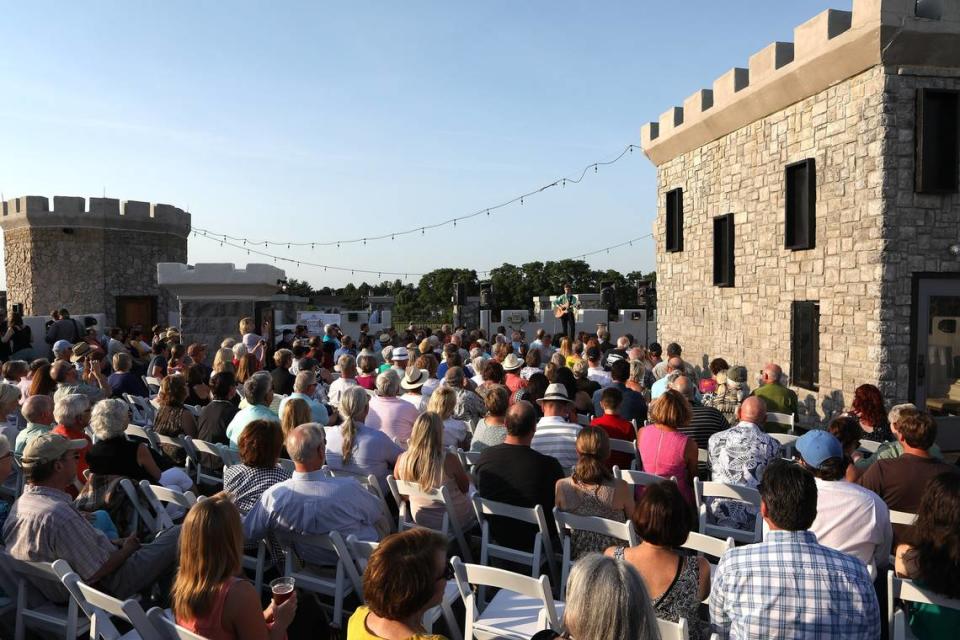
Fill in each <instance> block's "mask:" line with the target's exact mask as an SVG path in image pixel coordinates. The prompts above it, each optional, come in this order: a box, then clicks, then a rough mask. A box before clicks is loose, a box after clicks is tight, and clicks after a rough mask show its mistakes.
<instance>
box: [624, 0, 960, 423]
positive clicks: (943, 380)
mask: <svg viewBox="0 0 960 640" xmlns="http://www.w3.org/2000/svg"><path fill="white" fill-rule="evenodd" d="M852 9H853V10H852V11H836V10H828V11H825V12H823V13H821V14H820V15H818V16H816V17H814V18H812V19H811V20H809V21H808V22H806V23H804V24H802V25H800V26H798V27H797V28H796V29H795V30H794V42H774V43H772V44H770V45H769V46H768V47H766V48H765V49H763V50H761V51H759V52H757V53H756V54H754V55H753V56H751V57H750V60H749V63H748V65H747V66H746V67H744V68H734V69H731V70H730V71H729V72H727V73H725V74H724V75H722V76H720V77H719V78H718V79H717V80H716V81H715V82H714V83H713V86H712V88H710V89H702V90H700V91H697V92H696V93H694V94H693V95H691V96H690V97H689V98H687V99H686V100H685V101H684V102H683V106H682V107H681V106H676V107H672V108H671V109H669V110H668V111H667V112H666V113H664V114H663V115H662V116H661V117H660V119H659V122H653V123H651V124H648V125H646V126H645V127H644V128H643V131H642V145H643V149H644V152H645V153H646V155H647V157H648V158H650V160H651V161H652V162H653V163H654V164H655V165H656V166H657V180H658V199H659V206H658V212H657V220H656V224H655V235H656V239H657V288H658V292H659V316H658V326H657V334H658V336H659V337H660V338H661V340H662V341H663V342H664V343H666V342H670V341H674V340H675V341H677V342H679V343H680V344H681V345H682V346H683V347H684V354H683V355H684V357H685V358H686V359H688V360H689V361H691V362H692V363H694V364H695V365H698V366H704V367H705V366H706V363H707V362H708V361H709V360H710V359H712V358H715V357H723V358H724V359H726V360H727V361H728V362H729V363H730V364H742V365H745V366H746V367H747V370H748V371H749V382H750V386H751V388H753V387H754V386H755V385H756V381H755V376H756V374H757V372H758V371H759V370H760V368H761V367H762V366H763V365H764V364H765V363H766V362H771V361H772V362H777V363H779V364H781V365H782V366H783V368H784V371H785V372H787V373H788V375H789V377H790V382H791V385H792V387H793V388H794V389H795V390H796V391H797V394H798V396H799V398H800V401H801V405H802V406H801V412H800V413H801V416H800V417H801V420H802V421H804V422H807V423H814V422H821V421H823V420H825V419H826V418H829V417H830V416H831V415H832V414H834V413H835V412H837V411H838V410H840V409H843V408H848V407H850V406H851V402H852V401H853V396H854V391H855V389H856V387H857V386H858V385H860V384H862V383H872V384H874V385H877V386H879V387H880V389H881V391H882V392H883V395H884V397H885V399H886V400H887V401H888V403H889V402H903V401H906V400H912V401H915V402H917V403H918V404H920V405H925V406H926V407H927V408H929V409H931V410H932V411H934V412H937V413H940V414H941V415H958V414H960V382H958V378H960V262H958V255H960V192H958V175H960V2H956V1H955V0H940V1H939V2H938V1H937V0H924V1H923V2H917V1H916V0H853V7H852Z"/></svg>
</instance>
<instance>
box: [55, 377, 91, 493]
mask: <svg viewBox="0 0 960 640" xmlns="http://www.w3.org/2000/svg"><path fill="white" fill-rule="evenodd" d="M91 411H92V407H91V406H90V400H89V399H88V398H87V396H84V395H80V394H79V393H74V394H70V395H68V396H63V397H62V398H60V399H59V400H57V402H56V403H55V405H54V407H53V418H54V420H55V421H56V424H57V426H55V427H54V428H53V433H56V434H59V435H61V436H63V437H64V438H66V439H67V440H83V441H84V442H85V443H86V446H85V447H83V448H82V449H78V450H77V482H78V483H79V484H80V486H83V483H84V482H86V479H85V478H84V476H83V472H84V471H85V470H86V468H87V453H88V452H89V451H90V446H91V445H92V444H93V443H92V442H91V441H90V436H88V435H87V433H86V428H87V425H89V424H90V414H91ZM67 493H69V494H70V495H72V496H74V497H76V490H75V489H74V488H73V487H68V488H67Z"/></svg>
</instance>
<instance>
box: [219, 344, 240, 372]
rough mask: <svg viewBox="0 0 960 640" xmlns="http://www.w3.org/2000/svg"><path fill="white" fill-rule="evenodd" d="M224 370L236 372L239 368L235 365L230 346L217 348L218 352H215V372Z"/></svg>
mask: <svg viewBox="0 0 960 640" xmlns="http://www.w3.org/2000/svg"><path fill="white" fill-rule="evenodd" d="M223 371H229V372H230V373H236V371H237V369H236V367H235V366H233V350H232V349H228V348H225V347H224V348H220V349H217V352H216V353H215V354H213V373H221V372H223Z"/></svg>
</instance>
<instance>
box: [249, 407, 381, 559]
mask: <svg viewBox="0 0 960 640" xmlns="http://www.w3.org/2000/svg"><path fill="white" fill-rule="evenodd" d="M285 444H286V447H287V452H288V453H289V454H290V458H291V459H293V463H294V468H295V471H294V473H293V477H292V478H291V479H289V480H284V481H283V482H280V483H277V484H275V485H273V486H272V487H270V488H269V489H267V490H266V491H264V492H263V495H262V496H260V500H259V501H258V502H257V503H256V504H255V505H254V506H253V508H252V509H251V510H250V512H249V513H247V515H246V516H245V517H244V519H243V531H244V534H245V536H246V539H247V540H248V541H253V540H262V539H264V538H265V537H266V535H267V534H268V533H273V534H274V535H277V536H278V537H289V538H290V539H291V540H292V545H293V549H294V551H295V552H296V553H297V555H298V556H299V558H300V559H302V560H303V561H305V562H307V563H309V564H314V565H328V566H329V565H331V564H336V562H337V558H336V556H335V555H334V554H332V553H330V552H329V551H327V550H325V549H320V548H317V547H313V546H311V545H309V544H307V543H302V542H299V541H298V539H297V536H298V535H307V536H315V535H324V534H327V533H329V532H330V531H339V532H340V534H341V535H343V536H344V537H346V536H349V535H355V536H357V539H359V540H378V539H379V538H380V536H381V534H382V533H383V532H385V531H387V530H388V529H389V524H388V523H387V522H386V520H385V519H384V517H383V513H382V511H381V509H380V502H379V501H378V499H377V498H376V497H374V496H373V494H371V493H370V492H369V491H367V490H366V489H364V488H363V487H362V486H361V485H360V484H359V483H358V482H356V481H354V480H352V479H349V478H328V477H326V476H325V474H324V473H323V472H322V471H321V469H322V468H323V465H324V462H325V457H324V456H325V453H324V452H325V451H326V442H325V440H324V431H323V427H322V426H320V425H318V424H315V423H311V424H305V425H301V426H299V427H297V428H296V429H294V430H293V433H291V434H290V435H289V436H287V440H286V443H285Z"/></svg>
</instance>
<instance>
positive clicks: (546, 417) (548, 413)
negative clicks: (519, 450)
mask: <svg viewBox="0 0 960 640" xmlns="http://www.w3.org/2000/svg"><path fill="white" fill-rule="evenodd" d="M537 403H538V404H539V405H540V407H541V409H543V417H542V418H540V421H539V422H538V423H537V433H536V435H535V436H533V443H532V444H531V445H530V446H532V447H533V449H534V450H535V451H539V452H540V453H542V454H544V455H548V456H552V457H554V458H556V459H557V460H558V461H559V462H560V466H562V467H563V468H564V470H565V471H567V470H570V469H572V468H573V467H574V465H576V464H577V435H578V434H579V433H580V425H579V424H577V423H576V422H569V421H568V420H567V416H569V415H570V408H571V406H572V405H573V400H571V399H570V396H569V395H568V394H567V388H566V387H565V386H563V385H562V384H559V383H556V382H555V383H553V384H551V385H550V386H548V387H547V392H546V393H545V394H544V395H543V397H542V398H540V399H539V400H537Z"/></svg>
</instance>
